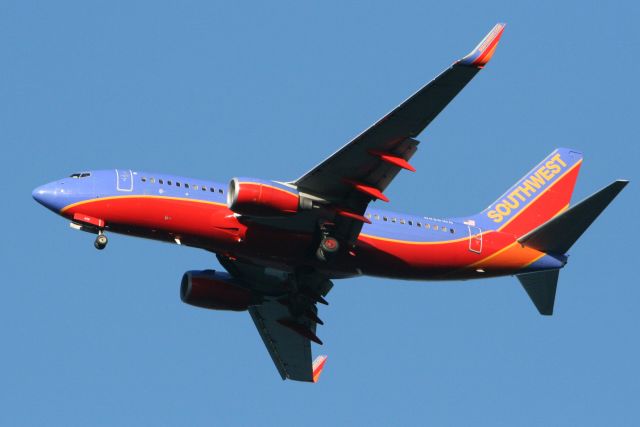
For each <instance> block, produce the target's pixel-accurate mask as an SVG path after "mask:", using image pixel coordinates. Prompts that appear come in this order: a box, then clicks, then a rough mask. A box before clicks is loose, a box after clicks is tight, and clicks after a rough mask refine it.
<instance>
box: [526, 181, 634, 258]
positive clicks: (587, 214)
mask: <svg viewBox="0 0 640 427" xmlns="http://www.w3.org/2000/svg"><path fill="white" fill-rule="evenodd" d="M628 183H629V181H624V180H618V181H614V182H613V183H611V184H609V185H608V186H606V187H604V188H603V189H602V190H600V191H598V192H597V193H595V194H593V195H591V196H589V197H588V198H586V199H584V200H583V201H581V202H580V203H578V204H577V205H575V206H573V207H572V208H571V209H569V210H568V211H566V212H564V213H562V214H561V215H558V216H557V217H555V218H553V219H552V220H550V221H548V222H546V223H545V224H543V225H541V226H540V227H538V228H536V229H535V230H533V231H531V232H530V233H528V234H527V235H525V236H523V237H521V238H520V239H519V240H518V241H519V242H520V243H522V244H523V245H525V246H529V247H531V248H534V249H537V250H539V251H542V252H551V253H554V254H558V255H563V254H565V253H566V252H567V251H568V250H569V249H570V248H571V246H573V244H574V243H575V242H576V240H578V239H579V238H580V236H582V233H584V232H585V230H586V229H587V228H589V226H590V225H591V224H592V223H593V221H595V219H596V218H597V217H598V215H600V214H601V213H602V211H604V210H605V208H606V207H607V206H609V203H611V201H612V200H613V199H614V198H615V197H616V196H617V195H618V194H619V193H620V192H621V191H622V189H623V188H624V187H625V186H626V185H627V184H628Z"/></svg>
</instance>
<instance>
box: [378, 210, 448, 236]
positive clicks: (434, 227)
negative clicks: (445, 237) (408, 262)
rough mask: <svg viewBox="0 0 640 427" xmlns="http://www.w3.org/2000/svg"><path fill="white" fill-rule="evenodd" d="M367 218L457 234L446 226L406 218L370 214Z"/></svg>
mask: <svg viewBox="0 0 640 427" xmlns="http://www.w3.org/2000/svg"><path fill="white" fill-rule="evenodd" d="M367 218H369V219H371V218H373V219H376V220H378V221H379V220H380V218H382V220H383V221H385V222H392V223H394V224H396V223H397V224H407V225H411V226H416V227H419V228H422V227H423V226H424V228H425V229H427V230H429V229H432V230H435V231H438V230H442V231H444V232H445V233H446V232H449V233H451V234H453V233H455V232H456V231H455V230H454V229H453V228H451V227H446V226H444V225H438V224H429V223H426V222H425V223H424V224H423V223H422V222H420V221H413V220H410V219H409V220H405V219H404V218H400V219H398V218H395V217H386V216H382V217H381V216H380V215H378V214H375V215H373V216H372V215H371V214H370V213H368V214H367Z"/></svg>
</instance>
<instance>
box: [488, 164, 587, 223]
mask: <svg viewBox="0 0 640 427" xmlns="http://www.w3.org/2000/svg"><path fill="white" fill-rule="evenodd" d="M581 163H582V159H580V160H578V161H577V162H576V164H574V165H573V166H571V167H570V168H569V169H567V170H566V171H565V173H563V174H562V176H561V177H560V178H558V179H556V180H555V181H553V182H552V183H551V185H549V186H548V187H547V188H545V189H544V190H543V191H542V192H541V193H540V194H538V195H537V196H536V197H534V198H533V199H531V200H530V201H529V202H528V204H527V206H525V207H524V209H522V210H520V211H519V212H518V213H516V214H515V215H514V216H512V217H511V218H509V220H508V221H507V222H505V223H504V224H502V225H501V226H500V227H499V228H498V231H500V230H502V229H503V228H505V227H506V226H507V225H509V223H511V221H513V220H514V219H516V218H517V217H518V216H519V215H520V214H521V213H522V212H525V211H526V210H527V209H528V208H530V207H531V206H532V205H533V204H534V203H535V201H536V200H538V198H539V197H540V196H542V195H543V194H544V193H546V192H547V191H549V190H550V189H551V188H553V186H554V185H556V184H557V183H558V182H560V180H561V179H562V178H563V177H564V176H565V175H566V174H568V173H569V172H571V171H572V170H573V169H575V168H576V167H577V166H578V165H580V164H581Z"/></svg>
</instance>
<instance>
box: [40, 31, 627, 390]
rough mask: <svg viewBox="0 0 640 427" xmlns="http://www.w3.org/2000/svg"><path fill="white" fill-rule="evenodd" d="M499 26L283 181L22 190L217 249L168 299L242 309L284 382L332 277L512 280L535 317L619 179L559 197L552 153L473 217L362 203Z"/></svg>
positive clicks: (102, 241)
mask: <svg viewBox="0 0 640 427" xmlns="http://www.w3.org/2000/svg"><path fill="white" fill-rule="evenodd" d="M503 30H504V24H498V25H496V26H495V27H494V28H493V29H492V30H491V32H490V33H489V34H488V35H487V36H486V37H485V38H484V39H483V40H482V41H481V42H480V44H479V45H478V46H477V47H476V48H475V49H474V50H473V51H472V52H471V53H470V54H468V55H467V56H465V57H464V58H462V59H460V60H459V61H456V62H455V63H454V64H453V65H451V67H449V68H448V69H446V70H445V71H444V72H443V73H442V74H440V75H439V76H438V77H436V78H435V79H434V80H433V81H431V82H430V83H428V84H427V85H426V86H424V87H423V88H421V89H420V90H418V91H417V92H416V93H415V94H413V95H412V96H411V97H410V98H409V99H407V100H406V101H404V102H403V103H402V104H400V106H398V107H397V108H396V109H394V110H393V111H391V112H390V113H389V114H387V115H386V116H384V117H383V118H381V119H380V120H379V121H378V122H376V123H375V124H374V125H373V126H371V127H370V128H369V129H367V130H365V131H364V132H363V133H361V134H360V135H358V136H357V137H356V138H355V139H353V140H352V141H351V142H349V143H348V144H347V145H345V146H344V147H342V148H341V149H339V150H338V151H337V152H335V153H334V154H333V155H331V156H330V157H329V158H328V159H326V160H324V161H323V162H322V163H320V164H319V165H317V166H316V167H314V168H313V169H311V170H310V171H309V172H307V173H306V174H304V175H303V176H302V177H300V178H298V179H296V180H295V181H268V180H263V179H255V178H233V179H231V182H230V183H229V184H222V183H219V182H212V181H207V180H201V179H193V178H187V177H182V176H173V175H166V174H160V173H151V172H143V171H138V170H130V169H115V170H114V169H110V170H97V171H86V172H79V173H74V174H72V175H71V176H70V177H68V178H64V179H61V180H58V181H54V182H51V183H49V184H45V185H43V186H41V187H38V188H36V189H35V190H34V191H33V197H34V198H35V199H36V200H37V201H38V202H39V203H41V204H42V205H44V206H45V207H47V208H49V209H50V210H52V211H53V212H55V213H57V214H59V215H61V216H63V217H64V218H66V219H68V220H69V221H70V222H71V227H72V228H75V229H78V230H84V231H88V232H91V233H94V234H96V235H97V237H96V239H95V247H96V248H98V249H103V248H104V247H105V246H106V245H107V236H106V234H105V233H106V232H113V233H121V234H126V235H129V236H137V237H146V238H149V239H154V240H160V241H165V242H170V243H175V244H178V245H188V246H192V247H197V248H201V249H204V250H207V251H210V252H213V253H215V254H216V256H217V258H218V260H219V261H220V264H221V265H222V266H223V267H224V269H225V270H226V272H219V271H213V270H202V271H188V272H186V273H185V274H184V276H183V277H182V282H181V285H180V297H181V298H182V300H183V301H184V302H185V303H187V304H191V305H194V306H197V307H203V308H207V309H212V310H234V311H249V314H250V315H251V318H252V319H253V321H254V323H255V325H256V327H257V329H258V332H259V333H260V336H261V337H262V340H263V341H264V344H265V345H266V347H267V350H268V352H269V354H270V355H271V358H272V359H273V362H274V363H275V365H276V368H277V369H278V372H279V373H280V375H281V376H282V378H283V379H286V378H289V379H292V380H297V381H309V382H315V381H317V379H318V377H319V375H320V372H321V371H322V368H323V367H324V364H325V361H326V356H319V357H317V358H316V359H315V360H314V359H313V358H312V355H311V342H314V343H317V344H322V341H320V339H319V338H318V336H317V335H316V328H317V326H318V325H322V324H323V322H322V320H321V319H320V317H319V316H318V309H317V305H318V304H325V305H326V304H327V301H326V299H325V298H326V296H327V294H328V293H329V291H330V290H331V288H332V286H333V283H332V280H334V279H341V278H347V277H354V276H360V275H371V276H378V277H388V278H396V279H411V280H461V279H477V278H483V277H495V276H505V275H515V276H516V277H517V278H518V280H519V281H520V283H521V284H522V286H523V287H524V289H525V291H526V292H527V294H528V295H529V297H530V298H531V300H532V301H533V304H534V305H535V307H536V308H537V310H538V311H539V312H540V313H541V314H544V315H550V314H552V312H553V305H554V301H555V293H556V284H557V281H558V272H559V271H560V269H561V268H562V267H564V265H565V264H566V262H567V251H568V250H569V249H570V248H571V246H572V245H573V244H574V243H575V242H576V240H577V239H578V238H579V237H580V236H581V235H582V233H583V232H584V231H585V230H586V229H587V227H589V225H590V224H591V223H592V222H593V221H594V220H595V219H596V217H597V216H598V215H599V214H600V213H601V212H602V211H603V210H604V209H605V208H606V207H607V205H608V204H609V203H610V202H611V201H612V200H613V198H614V197H615V196H616V195H617V194H618V193H619V192H620V191H621V190H622V189H623V187H624V186H625V185H626V184H627V181H623V180H618V181H614V182H613V183H612V184H610V185H608V186H607V187H604V188H603V189H602V190H600V191H598V192H597V193H595V194H594V195H592V196H590V197H588V198H587V199H585V200H583V201H582V202H580V203H578V204H576V205H573V206H570V204H569V202H570V199H571V194H572V192H573V187H574V185H575V182H576V178H577V177H578V171H579V169H580V165H581V163H582V154H581V153H580V152H579V151H576V150H572V149H568V148H558V149H556V150H554V151H553V152H552V153H550V154H549V155H548V156H547V157H545V158H544V159H543V160H542V162H540V163H539V164H538V165H536V166H535V167H534V168H533V169H531V170H530V171H529V172H527V173H526V174H525V175H524V177H523V178H522V179H520V180H519V181H518V182H516V183H515V184H514V185H513V186H512V187H511V188H509V189H508V190H507V191H506V192H505V193H504V194H502V195H501V196H500V197H498V198H497V200H496V201H495V202H493V203H492V204H491V205H489V207H487V208H486V209H485V210H483V211H482V212H480V213H478V214H475V215H469V216H464V217H457V218H434V217H430V216H422V215H409V214H404V213H400V212H392V211H387V210H382V209H377V208H373V207H372V206H371V205H370V204H371V202H374V201H382V202H388V201H389V200H388V199H387V197H386V196H385V195H384V191H385V189H386V188H387V186H388V185H389V184H390V183H391V181H392V180H393V179H394V178H395V176H396V175H397V174H398V172H400V171H401V170H409V171H414V170H415V169H414V168H413V167H412V166H411V164H409V160H410V159H411V157H412V156H413V155H414V154H415V152H416V150H417V147H418V141H417V140H416V139H415V138H416V137H417V136H418V134H420V133H421V132H422V130H423V129H424V128H425V127H426V126H427V125H429V123H431V121H432V120H433V119H435V117H436V116H437V115H438V114H439V113H440V112H441V111H442V110H443V109H444V108H445V107H446V106H447V104H448V103H449V102H450V101H451V100H452V99H453V98H454V97H455V96H456V95H457V94H458V92H460V91H461V90H462V88H464V87H465V85H466V84H467V83H469V81H470V80H471V79H472V78H473V77H474V76H475V75H476V74H477V73H478V72H479V71H480V70H481V69H482V68H483V67H484V66H485V65H486V64H487V63H488V62H489V60H490V59H491V57H492V55H493V53H494V51H495V49H496V46H497V44H498V41H499V39H500V37H501V36H502V32H503Z"/></svg>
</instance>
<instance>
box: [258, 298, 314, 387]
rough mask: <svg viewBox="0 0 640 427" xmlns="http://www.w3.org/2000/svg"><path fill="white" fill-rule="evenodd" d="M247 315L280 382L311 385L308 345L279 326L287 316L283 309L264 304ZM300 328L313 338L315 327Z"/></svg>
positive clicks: (290, 331) (309, 347) (285, 327)
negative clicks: (307, 330)
mask: <svg viewBox="0 0 640 427" xmlns="http://www.w3.org/2000/svg"><path fill="white" fill-rule="evenodd" d="M249 313H250V314H251V318H252V319H253V323H255V325H256V328H257V329H258V332H259V333H260V337H261V338H262V341H264V344H265V346H266V347H267V351H268V352H269V354H270V355H271V359H273V363H274V364H275V365H276V368H277V369H278V372H279V373H280V376H281V377H282V379H283V380H284V379H292V380H296V381H309V382H311V381H313V366H312V361H311V341H310V340H309V338H306V337H304V336H302V335H300V334H299V333H297V332H295V331H293V330H291V329H290V328H288V327H287V326H284V325H282V324H281V323H279V320H280V319H286V318H287V317H288V316H289V313H288V310H287V308H286V307H285V306H283V305H281V304H280V303H278V302H267V303H264V304H262V305H260V306H256V307H251V308H250V309H249ZM301 325H302V326H303V327H305V328H308V329H309V330H310V331H311V332H313V333H314V334H315V330H316V325H315V323H312V322H311V321H309V320H306V321H305V322H304V323H301Z"/></svg>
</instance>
